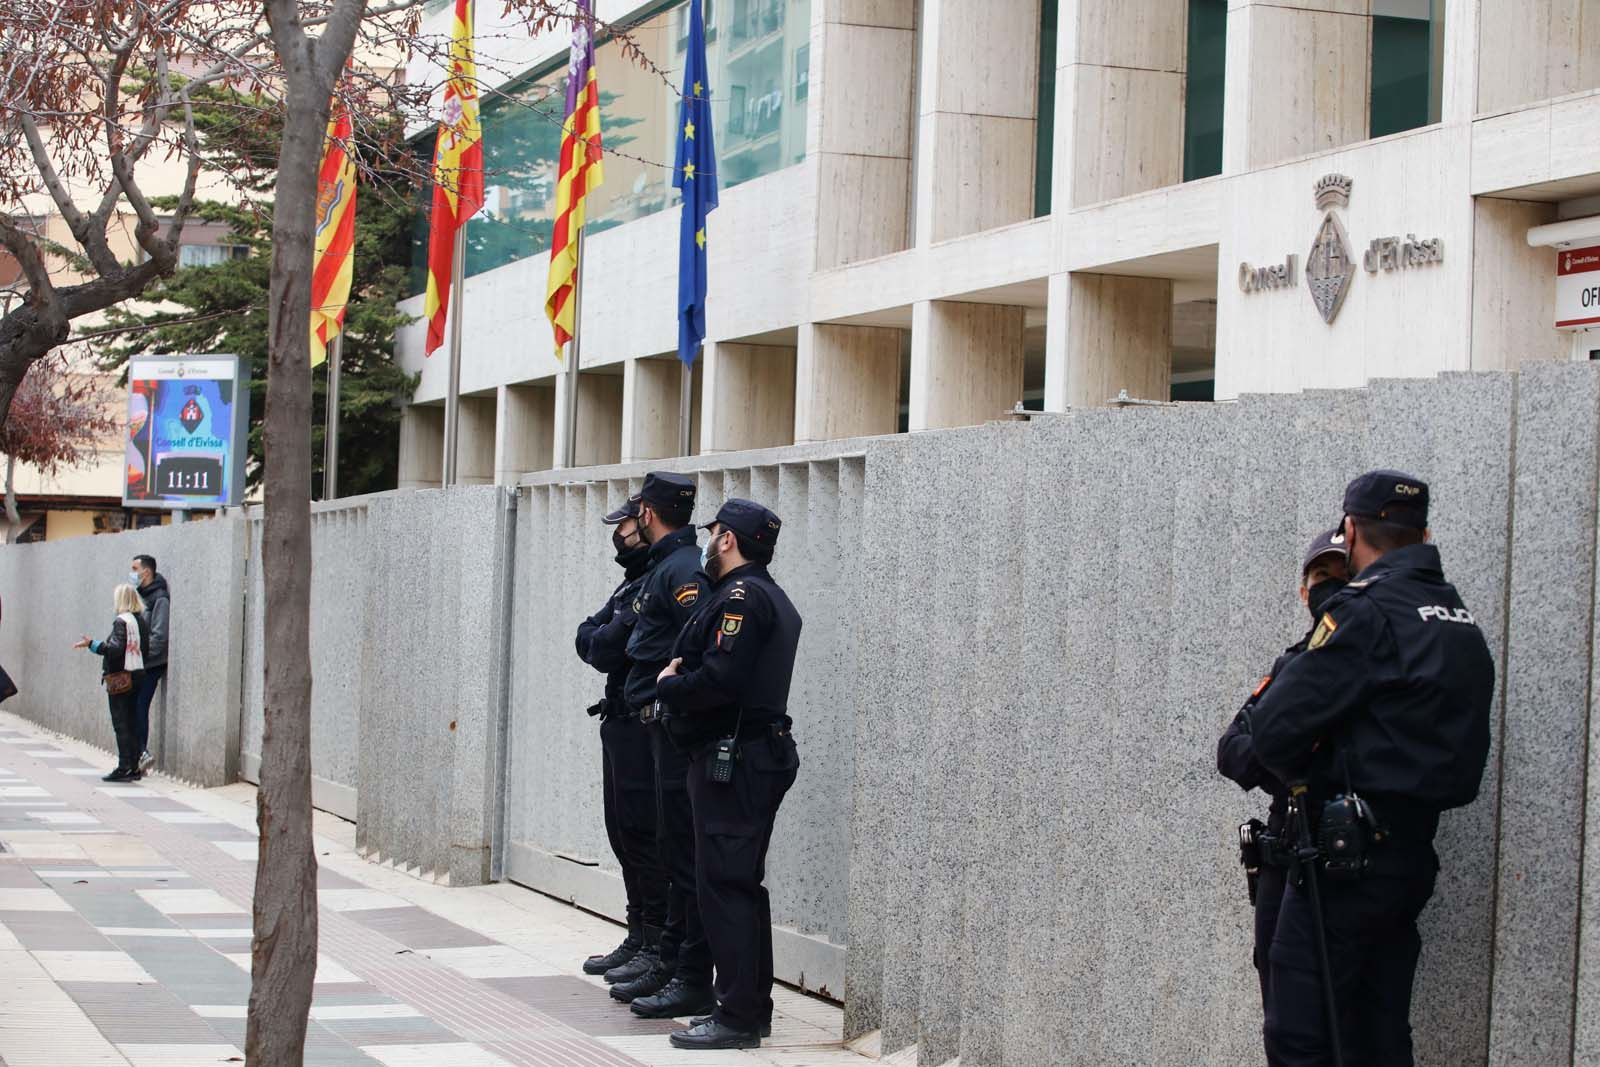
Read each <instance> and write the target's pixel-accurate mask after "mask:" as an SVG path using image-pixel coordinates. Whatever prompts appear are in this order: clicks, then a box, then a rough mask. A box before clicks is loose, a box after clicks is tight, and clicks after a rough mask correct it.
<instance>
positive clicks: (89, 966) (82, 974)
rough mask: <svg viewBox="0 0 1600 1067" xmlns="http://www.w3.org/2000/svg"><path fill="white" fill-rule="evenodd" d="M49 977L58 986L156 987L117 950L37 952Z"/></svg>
mask: <svg viewBox="0 0 1600 1067" xmlns="http://www.w3.org/2000/svg"><path fill="white" fill-rule="evenodd" d="M33 958H34V959H36V960H38V961H39V966H41V967H43V968H44V969H45V971H46V972H48V973H49V975H50V977H51V978H53V979H55V980H56V981H57V982H61V983H66V982H140V983H145V984H153V983H154V982H155V979H154V978H152V977H151V976H150V974H149V973H148V972H147V971H146V970H145V969H144V968H143V967H141V966H139V965H138V964H137V963H136V962H134V959H133V957H132V956H130V955H128V954H127V953H126V952H121V951H118V950H115V949H111V950H106V951H82V950H73V951H35V952H34V954H33Z"/></svg>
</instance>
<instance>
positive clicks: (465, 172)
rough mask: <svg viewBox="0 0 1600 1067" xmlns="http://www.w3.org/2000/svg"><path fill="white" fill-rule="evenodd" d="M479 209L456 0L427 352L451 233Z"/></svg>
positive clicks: (466, 52) (437, 183)
mask: <svg viewBox="0 0 1600 1067" xmlns="http://www.w3.org/2000/svg"><path fill="white" fill-rule="evenodd" d="M481 207H483V128H482V127H481V126H480V125H479V124H478V67H477V64H476V63H475V62H474V61H473V58H472V0H456V17H455V24H454V25H453V26H452V27H451V29H450V80H449V81H448V82H446V83H445V87H444V117H443V118H442V119H441V120H440V122H439V139H438V140H437V141H436V142H435V143H434V149H433V216H432V218H431V220H430V222H429V228H428V292H427V295H426V296H425V297H424V298H423V302H422V313H423V315H424V316H426V317H427V320H428V343H427V354H428V355H430V356H431V355H433V352H434V349H436V348H438V347H439V346H440V345H442V344H444V322H445V316H446V314H448V313H449V310H450V277H451V271H452V269H453V266H454V258H455V240H456V231H457V230H459V229H460V228H461V227H463V226H465V225H466V224H467V220H468V219H470V218H471V217H472V216H474V215H476V214H477V213H478V209H479V208H481Z"/></svg>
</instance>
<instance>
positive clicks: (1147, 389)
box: [1044, 274, 1172, 411]
mask: <svg viewBox="0 0 1600 1067" xmlns="http://www.w3.org/2000/svg"><path fill="white" fill-rule="evenodd" d="M1045 337H1046V340H1045V372H1044V407H1045V410H1046V411H1064V410H1066V409H1067V408H1092V407H1101V406H1103V405H1104V404H1105V402H1106V401H1107V400H1110V399H1111V398H1112V397H1115V396H1116V395H1117V394H1118V393H1120V392H1121V391H1122V390H1124V389H1126V390H1127V391H1128V395H1129V396H1130V397H1134V398H1136V399H1139V400H1166V399H1167V398H1168V396H1170V395H1171V388H1172V386H1171V380H1172V282H1171V281H1169V280H1167V279H1165V278H1128V277H1121V276H1118V275H1112V274H1058V275H1056V276H1054V277H1052V278H1051V279H1050V310H1049V325H1048V327H1047V329H1046V334H1045Z"/></svg>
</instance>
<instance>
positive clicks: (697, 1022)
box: [689, 1015, 772, 1037]
mask: <svg viewBox="0 0 1600 1067" xmlns="http://www.w3.org/2000/svg"><path fill="white" fill-rule="evenodd" d="M714 1021H715V1019H713V1017H712V1016H710V1015H697V1016H695V1017H694V1018H693V1019H690V1020H689V1029H691V1030H693V1029H694V1028H695V1027H697V1026H704V1025H705V1024H706V1023H709V1022H714ZM761 1036H762V1037H771V1036H772V1023H771V1021H770V1020H769V1021H768V1022H764V1023H762V1024H761Z"/></svg>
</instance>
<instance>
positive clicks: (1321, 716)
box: [1247, 470, 1494, 1067]
mask: <svg viewBox="0 0 1600 1067" xmlns="http://www.w3.org/2000/svg"><path fill="white" fill-rule="evenodd" d="M1344 512H1345V519H1344V527H1343V528H1344V534H1345V539H1346V542H1347V545H1348V547H1349V552H1350V567H1351V569H1352V570H1354V571H1356V572H1357V574H1356V578H1355V580H1353V581H1352V582H1351V583H1350V584H1349V585H1348V586H1346V587H1345V589H1344V590H1343V591H1342V592H1341V593H1339V594H1338V595H1337V596H1336V597H1334V598H1333V600H1332V601H1331V602H1330V603H1329V604H1328V605H1327V606H1326V608H1325V609H1324V611H1323V614H1322V617H1321V618H1320V619H1319V620H1318V621H1317V625H1316V628H1315V629H1314V630H1313V631H1312V635H1311V639H1310V640H1309V641H1308V642H1307V644H1306V651H1305V652H1304V653H1302V654H1301V655H1299V656H1297V657H1295V659H1293V660H1292V661H1291V662H1289V663H1288V664H1287V665H1285V667H1284V668H1283V672H1282V673H1281V674H1280V675H1279V676H1278V677H1277V678H1276V679H1275V680H1274V681H1273V683H1272V685H1271V686H1270V687H1269V688H1268V689H1267V691H1266V692H1265V693H1263V694H1262V695H1261V698H1260V700H1259V701H1258V702H1257V704H1256V706H1255V708H1254V709H1253V710H1252V711H1251V712H1250V713H1249V715H1248V716H1247V727H1248V729H1249V730H1250V732H1251V735H1252V740H1253V743H1254V745H1255V751H1256V755H1257V757H1258V758H1259V759H1260V760H1261V762H1262V764H1263V765H1264V766H1265V767H1266V768H1267V769H1268V770H1269V771H1271V772H1272V773H1273V774H1275V775H1276V776H1277V777H1278V778H1279V779H1280V780H1281V781H1284V782H1287V783H1290V784H1291V785H1294V784H1296V783H1301V784H1305V785H1307V786H1309V788H1310V790H1311V794H1310V797H1309V799H1310V803H1308V804H1305V808H1306V811H1307V813H1308V816H1309V817H1310V818H1311V819H1312V820H1313V821H1314V823H1320V825H1313V826H1312V830H1313V838H1312V839H1313V841H1316V840H1317V832H1318V831H1320V829H1321V828H1322V827H1323V826H1330V827H1331V826H1333V825H1334V816H1335V815H1336V814H1337V813H1338V812H1341V811H1343V812H1346V813H1348V812H1349V811H1351V810H1352V808H1353V807H1354V808H1357V809H1359V807H1360V806H1359V805H1353V804H1352V803H1351V802H1350V801H1349V799H1348V798H1350V797H1351V796H1352V795H1356V796H1359V797H1360V798H1361V800H1362V801H1363V802H1364V804H1365V806H1366V808H1367V809H1368V812H1369V813H1368V814H1366V815H1365V816H1364V817H1362V818H1359V819H1357V820H1355V822H1356V825H1357V826H1358V827H1359V828H1360V830H1361V832H1360V833H1359V834H1354V835H1350V834H1347V835H1346V836H1345V837H1344V838H1343V840H1344V842H1345V844H1346V848H1348V847H1349V846H1350V845H1352V844H1355V845H1357V846H1359V845H1360V844H1361V843H1362V842H1364V843H1365V846H1366V854H1367V859H1366V862H1365V863H1364V864H1360V865H1354V864H1351V863H1348V862H1343V863H1339V864H1337V866H1338V868H1339V869H1338V872H1337V874H1338V876H1335V874H1336V872H1335V866H1336V864H1335V863H1334V862H1333V860H1330V857H1331V856H1334V849H1333V848H1332V845H1331V842H1324V843H1323V844H1322V845H1321V846H1320V849H1319V852H1320V854H1319V858H1318V859H1317V861H1316V862H1317V865H1318V868H1319V869H1320V871H1321V876H1320V877H1319V885H1320V887H1321V898H1322V912H1323V914H1322V916H1321V922H1322V924H1323V927H1324V930H1325V932H1326V937H1327V952H1328V960H1327V966H1328V969H1329V971H1330V973H1331V976H1332V986H1333V989H1332V992H1333V997H1334V1001H1335V1003H1336V1005H1337V1011H1338V1013H1339V1019H1340V1025H1339V1033H1340V1036H1341V1043H1342V1045H1343V1053H1344V1062H1345V1063H1346V1064H1349V1065H1350V1067H1356V1065H1360V1067H1411V1065H1412V1064H1413V1062H1414V1060H1413V1056H1412V1048H1411V1024H1410V1013H1411V985H1412V979H1413V977H1414V976H1415V973H1416V966H1417V958H1418V956H1419V954H1420V952H1421V941H1420V938H1419V937H1418V934H1417V924H1416V921H1417V916H1418V915H1420V914H1421V912H1422V909H1423V906H1424V905H1426V904H1427V902H1428V899H1429V897H1431V896H1432V895H1433V887H1434V878H1435V875H1436V874H1437V872H1438V868H1439V861H1438V857H1437V856H1436V855H1435V853H1434V850H1433V838H1434V834H1435V832H1436V831H1437V830H1438V826H1439V814H1440V813H1441V812H1443V811H1446V810H1449V809H1450V808H1456V807H1461V806H1462V805H1465V804H1468V803H1471V801H1472V800H1473V799H1474V798H1475V797H1476V796H1477V795H1478V788H1479V785H1480V784H1481V782H1482V779H1483V770H1484V766H1485V763H1486V762H1487V759H1488V754H1489V709H1490V704H1491V701H1492V698H1493V690H1494V662H1493V660H1492V659H1491V658H1490V655H1489V647H1488V644H1487V643H1486V642H1485V641H1484V637H1483V633H1482V632H1481V631H1480V630H1479V629H1478V626H1477V624H1476V623H1475V622H1474V620H1473V617H1472V613H1471V612H1470V611H1468V610H1467V608H1466V606H1465V605H1463V604H1462V602H1461V598H1460V596H1458V595H1457V594H1456V590H1455V587H1454V586H1452V585H1451V584H1450V583H1449V582H1447V581H1445V578H1444V572H1443V569H1442V567H1441V564H1440V561H1439V552H1438V550H1437V549H1436V548H1434V547H1433V546H1432V545H1430V544H1428V543H1427V525H1428V487H1427V486H1426V485H1425V484H1424V483H1423V482H1421V481H1420V480H1418V479H1416V478H1413V477H1411V476H1410V475H1408V474H1403V473H1400V472H1398V471H1392V470H1378V471H1372V472H1370V473H1367V474H1364V475H1362V476H1361V477H1359V478H1357V479H1355V480H1354V481H1352V482H1351V483H1350V485H1349V486H1348V487H1347V488H1346V490H1345V497H1344ZM1341 798H1345V799H1341ZM1302 799H1306V798H1302ZM1346 854H1347V853H1340V854H1339V855H1340V856H1343V855H1346ZM1307 889H1308V887H1307V886H1306V885H1304V884H1299V882H1297V881H1296V880H1291V882H1290V884H1289V885H1288V887H1287V888H1286V889H1285V891H1284V896H1283V904H1282V908H1281V910H1280V912H1279V916H1278V926H1277V931H1276V933H1275V934H1274V937H1273V941H1272V948H1271V952H1270V954H1271V960H1272V991H1271V999H1270V1004H1269V1010H1268V1015H1267V1022H1266V1048H1267V1059H1268V1062H1269V1063H1271V1064H1273V1065H1275V1067H1310V1065H1317V1067H1321V1065H1324V1064H1328V1063H1331V1062H1332V1045H1331V1038H1330V1030H1329V1023H1328V1018H1327V1014H1326V1010H1325V1006H1324V999H1323V994H1324V990H1323V985H1322V980H1321V975H1320V967H1319V961H1318V951H1317V946H1316V926H1315V924H1316V923H1317V921H1318V917H1317V915H1316V914H1315V913H1314V911H1313V909H1312V907H1311V904H1310V901H1309V893H1308V891H1307Z"/></svg>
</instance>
